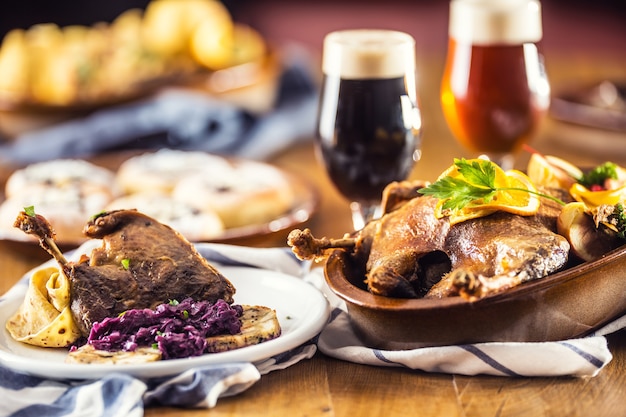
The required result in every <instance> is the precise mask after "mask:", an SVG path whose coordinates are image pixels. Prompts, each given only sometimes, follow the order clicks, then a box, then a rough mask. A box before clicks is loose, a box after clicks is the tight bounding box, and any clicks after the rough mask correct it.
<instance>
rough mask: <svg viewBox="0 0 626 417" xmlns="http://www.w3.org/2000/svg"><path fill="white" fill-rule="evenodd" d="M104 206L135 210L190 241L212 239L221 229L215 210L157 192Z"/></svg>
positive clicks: (136, 195)
mask: <svg viewBox="0 0 626 417" xmlns="http://www.w3.org/2000/svg"><path fill="white" fill-rule="evenodd" d="M106 209H107V210H118V209H137V210H138V211H140V212H142V213H144V214H147V215H148V216H150V217H153V218H155V219H157V220H158V221H160V222H161V223H163V224H166V225H168V226H170V227H171V228H172V229H174V230H176V231H177V232H179V233H181V234H182V235H183V236H185V237H186V238H187V239H188V240H190V241H192V242H200V241H205V240H211V239H214V238H216V237H218V236H220V235H221V234H222V233H223V232H224V225H223V223H222V220H221V219H220V217H219V216H218V215H217V214H216V213H215V212H213V211H210V210H200V209H198V208H196V207H194V206H192V205H190V204H187V203H185V202H183V201H178V200H174V199H172V198H171V197H170V196H169V195H167V194H163V193H160V192H158V191H157V192H153V191H152V192H151V191H146V192H143V193H135V194H131V195H127V196H123V197H120V198H118V199H116V200H114V201H112V202H111V203H110V204H109V205H108V206H107V207H106Z"/></svg>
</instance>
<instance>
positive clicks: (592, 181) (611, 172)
mask: <svg viewBox="0 0 626 417" xmlns="http://www.w3.org/2000/svg"><path fill="white" fill-rule="evenodd" d="M607 179H613V180H616V179H617V164H614V163H613V162H605V163H603V164H602V165H598V166H597V167H595V168H594V169H592V170H591V171H589V172H588V173H586V174H583V176H582V177H580V178H578V183H579V184H581V185H584V186H585V187H587V188H591V187H592V186H594V185H600V186H602V187H604V182H605V181H606V180H607Z"/></svg>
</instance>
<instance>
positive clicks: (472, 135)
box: [441, 0, 550, 155]
mask: <svg viewBox="0 0 626 417" xmlns="http://www.w3.org/2000/svg"><path fill="white" fill-rule="evenodd" d="M539 13H540V8H539V3H538V2H536V1H528V0H523V1H521V0H501V1H499V2H487V1H480V0H478V1H476V0H475V1H470V0H453V1H452V3H451V8H450V28H449V44H448V56H447V59H446V66H445V69H444V75H443V78H442V85H441V104H442V108H443V112H444V115H445V117H446V120H447V121H448V125H449V126H450V128H451V130H452V132H453V133H454V135H455V136H456V137H457V139H458V140H459V142H460V143H461V144H462V145H464V146H465V147H466V148H468V149H469V150H472V151H475V152H483V153H487V154H496V155H497V154H500V155H503V154H508V153H515V152H517V151H518V150H519V149H520V148H521V147H522V145H523V144H524V143H527V142H528V141H529V140H530V139H531V138H532V137H533V136H534V135H535V133H536V131H537V129H538V127H539V125H540V122H541V120H542V119H543V116H544V114H545V112H546V111H547V108H548V105H549V94H550V88H549V84H548V81H547V77H546V74H545V70H544V64H543V57H542V55H541V53H540V50H539V46H538V42H539V41H540V40H541V36H542V29H541V18H540V15H539Z"/></svg>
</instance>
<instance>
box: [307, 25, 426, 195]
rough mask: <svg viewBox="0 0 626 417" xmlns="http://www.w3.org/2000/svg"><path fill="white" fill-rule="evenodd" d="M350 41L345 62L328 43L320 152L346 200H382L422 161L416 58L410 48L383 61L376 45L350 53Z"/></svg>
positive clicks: (321, 110)
mask: <svg viewBox="0 0 626 417" xmlns="http://www.w3.org/2000/svg"><path fill="white" fill-rule="evenodd" d="M344 35H345V34H344ZM398 36H401V35H398ZM346 42H347V44H346V45H342V47H343V50H342V52H341V57H340V56H339V55H333V53H334V51H333V48H332V46H328V44H325V48H324V62H323V72H324V74H323V75H324V78H323V82H322V88H321V96H320V105H319V111H318V123H317V135H316V136H317V140H318V145H319V146H318V150H319V152H320V157H321V159H322V161H323V163H324V165H325V167H326V170H327V173H328V175H329V177H330V179H331V180H332V181H333V183H334V184H335V186H336V187H337V189H338V190H339V191H340V192H341V193H342V194H343V195H344V196H345V197H346V198H348V199H349V200H351V201H362V202H367V201H380V198H381V194H382V191H383V188H384V187H385V186H386V185H387V184H389V183H390V182H392V181H397V180H403V179H406V178H407V176H408V175H409V174H410V172H411V170H412V168H413V166H414V164H415V160H416V158H417V157H418V156H417V155H416V152H417V151H418V150H419V148H420V143H419V138H420V128H421V119H420V115H419V111H418V109H417V104H416V101H417V100H416V95H417V93H416V87H415V78H414V77H415V67H414V53H413V51H412V50H411V49H409V51H408V52H402V51H400V52H398V53H397V54H396V55H395V56H394V55H393V54H392V56H391V58H389V57H388V56H386V57H381V56H382V54H381V53H380V51H377V50H376V45H373V47H372V49H371V50H370V49H366V50H357V49H355V50H354V51H350V52H346V49H350V44H349V43H350V42H349V40H346ZM360 45H361V46H360V48H362V43H361V44H360ZM409 47H410V48H413V43H411V44H410V45H409ZM383 52H385V53H387V52H388V51H387V50H384V51H383ZM407 57H408V58H407ZM381 60H383V61H389V62H381ZM407 60H408V61H409V64H407V63H406V62H405V61H407Z"/></svg>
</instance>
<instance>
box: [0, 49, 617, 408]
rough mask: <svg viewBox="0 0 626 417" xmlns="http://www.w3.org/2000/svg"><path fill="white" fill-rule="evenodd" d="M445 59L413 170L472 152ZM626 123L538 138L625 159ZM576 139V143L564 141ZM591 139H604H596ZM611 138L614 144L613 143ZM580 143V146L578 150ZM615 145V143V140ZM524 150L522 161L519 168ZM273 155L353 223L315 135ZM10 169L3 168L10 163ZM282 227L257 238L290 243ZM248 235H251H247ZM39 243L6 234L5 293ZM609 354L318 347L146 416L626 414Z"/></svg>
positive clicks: (558, 73)
mask: <svg viewBox="0 0 626 417" xmlns="http://www.w3.org/2000/svg"><path fill="white" fill-rule="evenodd" d="M442 66H443V63H442V60H441V58H440V57H435V58H433V59H432V60H431V61H429V62H428V63H422V67H421V68H420V71H421V77H420V96H421V105H422V112H423V118H424V135H423V157H422V160H421V161H420V162H419V164H418V165H417V166H416V168H415V170H414V172H413V174H412V177H414V178H423V179H428V180H432V179H434V178H435V177H436V176H437V175H438V174H439V173H440V172H442V171H443V170H444V169H445V168H446V167H448V166H449V165H450V164H451V163H452V158H454V157H459V156H468V155H466V154H465V152H464V151H463V150H462V149H461V148H460V147H459V146H458V145H457V144H456V142H455V141H454V139H453V137H452V136H451V134H450V132H449V130H448V128H447V126H446V125H445V122H444V120H443V115H442V114H441V111H440V109H439V104H438V100H437V90H438V79H439V76H440V74H441V70H442ZM624 67H626V65H624V62H614V61H609V62H607V63H606V64H605V65H600V64H599V63H598V62H594V63H587V64H585V65H578V66H572V65H571V63H570V62H569V61H567V60H563V61H558V60H557V61H553V63H552V66H551V67H549V70H551V77H552V81H553V86H556V87H557V88H558V87H560V86H566V85H568V83H569V81H570V80H577V79H578V80H580V79H581V78H582V79H585V80H589V81H591V80H595V79H597V78H599V77H609V76H612V75H613V74H615V73H618V72H619V71H623V68H624ZM625 140H626V136H625V134H624V133H615V132H605V131H600V130H594V129H587V128H583V127H579V126H574V125H566V124H562V123H559V122H557V121H554V120H551V119H548V120H547V121H546V124H545V126H544V128H543V130H542V132H541V134H540V137H539V138H538V139H537V140H536V141H535V142H534V143H533V146H534V147H535V148H537V149H538V150H540V151H542V152H544V153H552V154H555V155H562V156H564V157H566V158H568V159H570V160H571V161H572V162H574V163H577V164H585V165H590V164H594V163H600V162H604V161H605V160H608V159H612V160H614V161H615V162H618V163H621V164H626V154H625V153H622V154H619V153H615V152H612V149H611V146H610V145H606V144H612V143H617V144H619V143H620V141H621V142H622V144H621V146H622V147H623V142H624V141H625ZM567 141H570V142H569V143H570V145H571V146H565V145H563V144H564V143H568V142H567ZM590 142H594V143H599V144H601V145H598V146H597V149H595V150H594V149H590V146H591V145H590ZM607 146H608V147H607ZM582 149H584V150H582ZM614 149H616V148H613V150H614ZM525 157H527V155H521V156H520V158H519V160H518V164H519V165H520V166H521V167H522V168H523V164H524V158H525ZM270 162H272V163H274V164H276V165H277V166H279V167H281V168H283V169H285V170H287V171H290V172H292V173H294V174H296V175H300V176H302V177H303V178H306V179H308V180H309V181H311V182H312V183H313V184H314V185H315V187H317V189H318V190H319V193H320V205H319V209H318V211H317V213H316V214H315V216H314V217H313V218H312V219H311V220H310V221H309V222H308V223H307V226H308V227H310V228H311V229H312V231H313V233H314V234H316V235H319V236H322V235H326V236H341V235H343V233H344V232H346V231H349V230H350V224H351V222H350V215H349V210H348V204H347V202H346V201H345V200H344V199H343V198H342V197H341V196H340V195H339V194H338V193H337V192H336V191H335V190H334V188H333V187H332V185H331V184H330V182H329V181H328V179H327V178H326V176H325V174H324V172H323V170H322V168H321V167H320V165H319V164H318V162H317V161H316V159H315V154H314V150H313V146H312V143H311V142H310V141H309V142H305V143H303V144H300V145H297V146H294V147H292V148H290V149H288V150H286V151H284V152H283V153H281V154H280V155H277V156H276V157H274V158H273V159H272V160H271V161H270ZM4 175H6V172H5V173H4ZM285 237H286V232H285V233H278V234H276V235H273V236H270V237H267V238H265V239H262V240H260V241H255V242H253V243H252V244H253V245H256V246H284V245H285ZM242 244H246V242H242ZM47 259H48V255H47V254H45V253H44V252H43V251H42V250H41V249H40V248H38V247H36V246H35V245H30V244H23V243H15V242H7V241H0V274H1V275H0V293H4V292H5V291H7V290H8V289H9V288H10V287H11V286H12V285H13V284H14V283H15V282H16V281H17V280H18V279H19V278H20V277H21V276H22V274H24V273H25V272H27V271H28V270H29V269H31V268H33V267H35V266H37V265H39V264H40V263H42V262H44V261H46V260H47ZM608 341H609V347H610V349H611V352H612V354H613V360H612V361H611V362H610V363H609V364H608V366H607V367H606V368H605V369H603V370H602V371H601V372H600V374H599V375H597V376H596V377H593V378H571V377H562V378H554V377H551V378H509V377H493V376H472V377H468V376H460V375H447V374H430V373H425V372H421V371H414V370H408V369H403V368H380V367H373V366H365V365H358V364H353V363H349V362H344V361H339V360H336V359H333V358H330V357H326V356H325V355H323V354H321V353H319V352H318V353H317V354H316V355H315V356H314V357H313V358H312V359H310V360H304V361H302V362H300V363H298V364H295V365H293V366H291V367H289V368H287V369H284V370H280V371H274V372H271V373H270V374H267V375H264V376H263V377H262V378H261V379H260V380H259V381H258V382H257V383H256V384H254V385H253V386H252V387H251V388H249V389H248V390H247V391H245V392H244V393H242V394H240V395H237V396H235V397H229V398H223V399H220V400H219V401H218V403H217V406H216V407H215V408H213V409H211V410H193V409H177V408H167V407H154V408H148V409H146V410H145V415H146V416H147V417H156V416H172V417H173V416H176V417H195V416H202V415H211V416H245V415H254V416H290V417H295V416H308V417H313V416H337V417H343V416H383V415H384V416H388V417H393V416H407V415H414V416H418V415H419V416H445V417H455V416H459V417H471V416H520V417H521V416H532V417H536V416H580V417H583V416H585V417H587V416H605V417H607V416H608V417H611V416H624V415H626V411H625V408H624V406H625V405H626V402H625V401H626V400H625V398H626V332H625V331H621V332H618V333H616V334H613V335H610V336H609V337H608Z"/></svg>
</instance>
